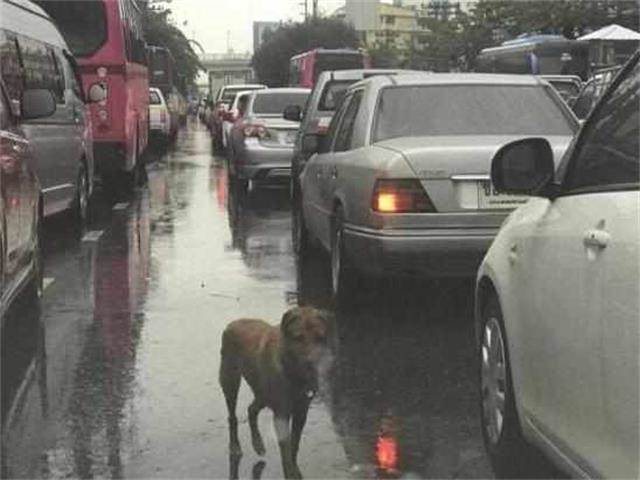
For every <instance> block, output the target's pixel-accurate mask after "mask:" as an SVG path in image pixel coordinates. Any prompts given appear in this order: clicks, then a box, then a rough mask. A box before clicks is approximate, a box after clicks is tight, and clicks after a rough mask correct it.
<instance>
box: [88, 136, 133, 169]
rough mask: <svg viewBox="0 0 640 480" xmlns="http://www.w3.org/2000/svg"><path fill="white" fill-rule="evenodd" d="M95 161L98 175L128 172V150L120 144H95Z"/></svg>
mask: <svg viewBox="0 0 640 480" xmlns="http://www.w3.org/2000/svg"><path fill="white" fill-rule="evenodd" d="M93 159H94V162H95V173H96V174H97V175H105V174H107V175H108V174H112V173H117V172H122V171H125V170H126V166H127V161H126V159H127V149H126V146H125V144H124V143H120V142H96V141H94V142H93Z"/></svg>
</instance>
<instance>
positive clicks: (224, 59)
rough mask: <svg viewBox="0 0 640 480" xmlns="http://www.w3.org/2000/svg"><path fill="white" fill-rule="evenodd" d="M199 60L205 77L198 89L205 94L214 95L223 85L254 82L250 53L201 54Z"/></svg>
mask: <svg viewBox="0 0 640 480" xmlns="http://www.w3.org/2000/svg"><path fill="white" fill-rule="evenodd" d="M199 58H200V63H202V66H203V67H204V69H205V72H206V76H205V78H204V79H202V80H201V81H200V82H199V84H198V87H199V88H200V90H201V91H202V90H204V91H205V92H206V93H207V94H210V95H212V96H213V95H215V94H216V92H217V91H218V89H219V88H220V87H221V86H223V85H227V84H233V83H251V82H253V80H254V72H253V68H251V54H250V53H245V54H237V53H201V54H200V55H199ZM205 84H206V87H205Z"/></svg>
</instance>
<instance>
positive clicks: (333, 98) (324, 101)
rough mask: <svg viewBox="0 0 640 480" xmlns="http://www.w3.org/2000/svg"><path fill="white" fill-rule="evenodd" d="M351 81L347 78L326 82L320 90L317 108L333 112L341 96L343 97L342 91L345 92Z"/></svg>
mask: <svg viewBox="0 0 640 480" xmlns="http://www.w3.org/2000/svg"><path fill="white" fill-rule="evenodd" d="M353 83H354V81H349V80H342V81H333V82H327V84H326V85H325V86H324V90H323V91H322V96H321V97H320V102H319V103H318V110H320V111H322V112H335V110H336V108H337V107H338V105H340V102H341V101H342V97H344V92H346V91H347V88H349V85H351V84H353Z"/></svg>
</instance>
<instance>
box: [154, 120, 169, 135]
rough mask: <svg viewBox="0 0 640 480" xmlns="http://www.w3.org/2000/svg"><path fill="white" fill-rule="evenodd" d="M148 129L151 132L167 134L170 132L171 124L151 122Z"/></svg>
mask: <svg viewBox="0 0 640 480" xmlns="http://www.w3.org/2000/svg"><path fill="white" fill-rule="evenodd" d="M149 131H150V133H152V134H156V135H164V136H169V134H170V133H171V124H169V123H155V122H154V123H151V124H150V125H149Z"/></svg>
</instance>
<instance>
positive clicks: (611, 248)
mask: <svg viewBox="0 0 640 480" xmlns="http://www.w3.org/2000/svg"><path fill="white" fill-rule="evenodd" d="M639 109H640V64H639V63H636V65H635V67H633V69H632V70H631V71H630V72H626V76H625V77H623V79H622V80H621V81H619V83H618V84H617V85H616V86H615V89H614V90H613V91H612V92H610V93H609V94H608V95H607V97H606V98H605V99H604V101H603V102H602V103H601V104H600V105H599V106H598V107H597V109H596V110H595V111H594V113H593V115H592V117H591V118H590V119H589V123H588V125H587V126H586V128H585V131H584V132H583V136H582V138H581V141H580V143H579V144H578V146H577V148H576V152H575V155H574V158H573V159H572V163H571V164H570V166H569V170H568V172H567V178H566V181H565V184H566V185H567V188H568V189H569V190H570V191H578V192H580V191H584V192H585V194H584V195H583V196H584V197H589V198H592V201H591V202H590V203H591V207H592V208H593V210H594V211H597V212H598V222H597V224H596V225H595V227H592V228H591V229H587V230H585V231H584V233H583V241H584V243H585V249H587V248H588V246H589V245H592V246H593V249H594V252H593V253H592V256H593V257H597V258H598V262H599V272H598V273H599V275H601V281H600V282H599V287H600V289H601V290H600V292H598V293H597V296H596V298H598V305H597V308H596V309H594V313H597V314H599V324H598V327H599V332H600V335H599V344H598V345H599V355H598V357H597V360H598V363H599V365H598V367H599V369H598V370H596V371H594V372H592V373H591V375H595V374H599V375H600V376H601V378H602V380H601V383H602V385H601V387H602V388H601V391H600V392H601V395H602V397H601V398H598V399H597V400H598V402H599V404H598V407H599V409H598V410H597V411H595V412H594V414H596V415H597V417H598V418H599V419H600V425H599V426H600V429H599V430H597V431H593V432H589V435H588V436H587V437H586V438H585V440H587V439H589V438H591V439H593V443H586V442H584V444H578V445H579V447H580V451H579V453H581V454H583V455H587V456H586V457H585V458H587V459H588V460H589V462H590V463H591V464H592V466H593V467H594V469H595V470H596V472H597V473H598V474H600V475H602V476H604V477H608V478H638V475H639V473H640V471H639V465H640V463H639V461H640V458H639V452H640V443H639V442H638V436H639V432H638V425H639V416H640V415H639V412H640V404H639V400H638V397H639V391H640V390H639V387H640V385H639V383H640V382H639V379H640V371H639V370H640V369H639V368H638V362H639V352H640V349H639V343H640V328H639V327H640V308H639V303H640V296H639V293H640V292H639V290H638V288H639V285H640V272H639V268H640V228H639V221H640V193H639V191H638V182H639V174H640V168H639V162H640V158H639V157H640V152H639V150H640V146H639V142H640V123H639V122H640V118H639V115H638V113H639ZM587 192H588V193H587ZM576 333H579V332H576ZM573 408H574V409H575V410H578V411H579V410H581V404H580V403H578V404H575V405H574V406H573ZM586 413H587V412H584V413H583V414H582V415H583V416H584V415H585V414H586ZM586 423H587V425H588V424H591V423H593V422H592V421H587V422H586Z"/></svg>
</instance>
